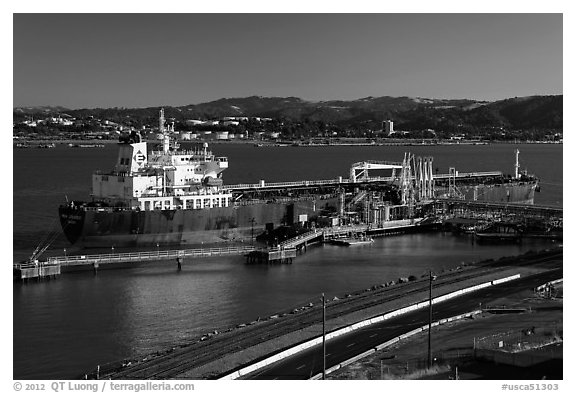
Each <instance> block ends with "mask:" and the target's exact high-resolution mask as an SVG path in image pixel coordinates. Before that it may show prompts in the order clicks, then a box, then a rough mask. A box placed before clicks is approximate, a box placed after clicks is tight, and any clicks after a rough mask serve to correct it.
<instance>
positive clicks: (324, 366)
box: [322, 293, 326, 379]
mask: <svg viewBox="0 0 576 393" xmlns="http://www.w3.org/2000/svg"><path fill="white" fill-rule="evenodd" d="M322 379H326V297H325V296H324V293H322Z"/></svg>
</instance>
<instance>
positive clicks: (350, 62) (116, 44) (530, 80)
mask: <svg viewBox="0 0 576 393" xmlns="http://www.w3.org/2000/svg"><path fill="white" fill-rule="evenodd" d="M13 23H14V25H13V59H14V61H13V88H14V96H13V105H14V106H37V105H61V106H65V107H68V108H94V107H114V106H124V107H147V106H159V105H172V106H179V105H187V104H197V103H201V102H207V101H211V100H215V99H218V98H227V97H246V96H250V95H262V96H282V97H283V96H296V97H300V98H303V99H308V100H332V99H343V100H351V99H357V98H362V97H366V96H385V95H390V96H419V97H430V98H473V99H483V100H496V99H502V98H508V97H514V96H526V95H544V94H562V15H561V14H14V16H13Z"/></svg>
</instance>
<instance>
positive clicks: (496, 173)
mask: <svg viewBox="0 0 576 393" xmlns="http://www.w3.org/2000/svg"><path fill="white" fill-rule="evenodd" d="M494 176H502V172H501V171H493V172H459V173H458V174H457V175H456V176H455V177H456V178H457V179H458V178H463V177H494ZM433 177H434V179H449V178H450V174H449V173H442V174H439V175H438V174H436V175H433Z"/></svg>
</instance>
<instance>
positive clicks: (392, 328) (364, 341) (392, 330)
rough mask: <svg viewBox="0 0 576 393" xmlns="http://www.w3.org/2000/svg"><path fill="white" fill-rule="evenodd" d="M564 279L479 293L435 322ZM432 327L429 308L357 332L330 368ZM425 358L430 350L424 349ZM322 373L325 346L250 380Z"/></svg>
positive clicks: (552, 274)
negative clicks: (416, 331)
mask: <svg viewBox="0 0 576 393" xmlns="http://www.w3.org/2000/svg"><path fill="white" fill-rule="evenodd" d="M561 277H562V269H557V270H552V271H548V272H545V273H541V274H538V275H534V276H528V277H525V278H520V279H518V280H513V281H510V282H507V283H503V284H500V285H497V286H493V287H488V288H486V289H482V290H479V291H477V292H474V293H471V294H468V295H464V296H461V297H457V298H455V299H450V300H446V301H444V302H442V303H438V304H436V305H434V306H433V308H432V312H433V320H434V321H436V320H440V319H443V318H448V317H452V316H454V315H459V314H464V313H466V312H470V311H473V310H477V309H478V304H479V303H480V302H482V303H487V302H489V301H490V300H492V299H496V298H499V297H502V296H504V295H508V294H511V293H515V292H519V291H520V290H522V289H525V288H534V287H537V286H538V285H541V284H543V283H546V282H548V281H552V280H555V279H558V278H561ZM427 323H428V307H426V308H423V309H420V310H417V311H414V312H410V313H408V314H405V315H402V316H399V317H396V318H392V319H390V320H387V321H384V322H381V323H379V324H374V325H371V326H368V327H366V328H363V329H359V330H357V331H356V332H352V333H349V334H346V335H344V336H341V337H338V338H335V339H332V340H330V341H327V342H326V368H329V367H331V366H334V365H336V364H339V363H341V362H343V361H345V360H347V359H350V358H351V357H353V356H355V355H358V354H360V353H362V352H365V351H367V350H369V349H371V348H374V347H376V346H377V345H379V344H382V343H384V342H386V341H388V340H390V339H392V338H394V337H397V336H400V335H402V334H404V333H407V332H409V331H410V330H413V329H416V328H418V327H421V326H423V325H426V324H427ZM421 351H422V353H423V354H424V355H425V354H426V353H427V349H426V348H422V349H421ZM432 352H434V335H432ZM321 372H322V345H318V346H316V347H313V348H310V349H308V350H305V351H303V352H300V353H298V354H296V355H294V356H291V357H289V358H286V359H284V360H282V361H279V362H277V363H274V364H273V365H271V366H268V367H266V368H263V369H261V370H259V371H255V372H254V373H252V374H251V375H249V376H248V377H247V378H249V379H309V378H310V377H312V376H314V375H316V374H319V373H321Z"/></svg>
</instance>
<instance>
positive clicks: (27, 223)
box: [13, 144, 562, 379]
mask: <svg viewBox="0 0 576 393" xmlns="http://www.w3.org/2000/svg"><path fill="white" fill-rule="evenodd" d="M515 148H516V146H514V145H487V146H441V147H440V146H437V147H428V148H423V147H410V148H409V150H410V151H412V152H413V153H415V154H416V155H422V156H424V155H426V156H429V155H432V156H434V157H435V161H434V163H435V166H438V167H439V169H440V172H447V170H448V169H447V168H448V167H450V166H455V167H456V168H457V169H458V170H459V171H462V172H464V171H484V170H503V171H504V172H510V173H511V172H512V171H513V164H514V154H513V152H514V149H515ZM519 148H520V150H521V156H520V157H521V163H522V164H523V166H525V167H527V168H528V170H529V172H531V173H535V174H536V175H538V176H539V177H540V178H541V179H542V181H543V186H542V192H541V193H539V194H536V203H539V204H548V205H554V206H562V146H561V145H520V146H519ZM116 149H117V147H116V145H109V146H106V148H104V149H69V148H66V147H63V146H58V147H57V148H55V149H15V150H14V223H13V234H14V253H13V254H14V260H20V259H22V258H26V257H27V256H29V255H30V253H31V251H32V250H33V249H34V248H35V247H36V245H37V244H38V242H39V240H41V239H43V238H48V237H49V234H50V233H51V230H54V231H55V233H59V224H58V222H57V207H58V205H59V204H60V203H62V202H63V201H64V200H65V196H67V197H68V198H69V199H86V198H87V194H88V193H89V189H90V182H91V181H90V175H91V173H92V171H93V170H95V169H103V170H107V169H110V168H111V167H112V166H113V163H114V161H115V158H116ZM212 149H213V151H214V153H215V154H217V155H223V156H228V157H229V159H230V169H228V170H227V171H226V172H225V174H224V180H225V182H226V183H228V184H231V183H245V182H250V183H252V182H254V183H255V182H257V181H258V180H259V179H265V180H267V181H291V180H301V179H304V178H305V179H330V178H336V177H337V176H346V174H347V173H348V170H349V167H350V165H351V164H352V163H353V162H357V161H362V160H366V159H381V160H397V161H400V160H401V158H402V156H403V153H404V151H408V150H407V149H408V148H407V147H331V148H293V147H283V148H254V147H252V146H251V145H236V144H230V145H226V144H220V145H213V146H212ZM547 246H548V244H546V243H535V242H525V243H523V244H521V245H516V244H514V245H499V246H481V245H478V244H476V243H474V242H472V241H471V240H470V238H469V237H466V236H464V237H456V236H452V235H447V234H415V235H406V236H397V237H388V238H378V239H376V241H375V242H374V243H373V244H372V245H369V246H362V247H358V248H354V247H353V248H340V247H335V246H328V245H326V246H318V247H312V248H310V249H309V251H308V252H307V253H306V254H304V255H302V256H300V257H298V258H297V260H296V261H295V262H294V263H293V264H292V265H283V266H270V267H268V266H247V265H244V264H243V259H242V258H241V257H238V256H233V257H225V258H224V257H223V258H210V259H197V260H190V261H186V262H185V264H184V267H183V270H182V271H181V272H177V271H176V269H175V266H172V265H171V264H163V263H156V264H150V265H142V266H140V267H137V268H132V269H119V270H109V271H101V272H100V273H99V274H98V275H97V276H93V275H92V274H91V273H87V272H82V273H73V274H65V275H63V276H62V277H61V278H59V279H58V280H56V281H51V282H43V283H34V284H29V285H19V284H16V285H14V286H13V306H14V315H13V326H14V346H13V350H14V378H15V379H21V378H46V379H48V378H69V377H74V376H77V375H80V374H82V373H83V372H85V371H87V370H89V369H92V368H93V367H95V366H96V365H97V364H104V363H107V362H110V361H115V360H118V359H122V358H126V357H133V356H139V355H143V354H146V353H148V352H151V351H156V350H161V349H166V348H168V347H170V346H172V345H174V344H177V343H181V342H185V341H186V340H188V339H191V338H193V337H196V336H198V335H200V334H203V333H206V332H209V331H212V330H214V329H218V330H221V329H223V328H227V327H229V326H232V325H236V324H238V323H243V322H249V321H252V320H254V319H257V318H258V317H266V316H269V315H271V314H274V313H276V312H279V311H283V310H288V309H291V308H293V307H296V306H299V305H303V304H307V303H309V302H313V303H314V302H316V301H318V298H319V294H320V293H321V292H325V293H326V294H327V296H334V295H343V294H345V293H348V292H352V291H356V290H361V289H364V288H368V287H370V286H372V285H374V284H379V283H383V282H386V281H390V280H394V279H397V278H398V277H401V276H408V275H411V274H414V275H421V274H423V273H424V272H426V271H427V270H428V269H434V270H436V271H439V270H441V269H443V268H450V267H454V266H456V265H458V264H460V263H461V262H463V261H478V260H483V259H487V258H498V257H500V256H503V255H515V254H519V253H523V252H525V251H528V250H529V249H538V248H544V247H547ZM65 247H67V248H68V250H73V247H71V246H70V245H69V244H67V242H66V240H65V239H63V237H62V236H61V235H59V236H58V237H57V238H56V240H55V241H54V243H53V247H52V249H53V250H52V252H54V253H56V254H60V255H61V254H62V251H63V248H65Z"/></svg>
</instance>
